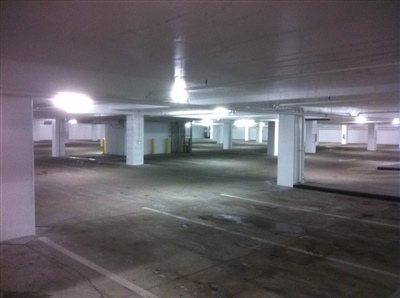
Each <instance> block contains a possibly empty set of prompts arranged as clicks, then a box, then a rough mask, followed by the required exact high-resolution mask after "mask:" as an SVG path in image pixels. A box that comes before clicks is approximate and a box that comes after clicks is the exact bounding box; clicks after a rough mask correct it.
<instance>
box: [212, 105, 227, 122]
mask: <svg viewBox="0 0 400 298" xmlns="http://www.w3.org/2000/svg"><path fill="white" fill-rule="evenodd" d="M228 114H229V110H227V109H225V108H222V107H219V108H216V109H214V112H213V115H214V118H216V119H221V118H223V117H225V116H227V115H228Z"/></svg>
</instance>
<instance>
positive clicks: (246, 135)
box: [244, 126, 249, 142]
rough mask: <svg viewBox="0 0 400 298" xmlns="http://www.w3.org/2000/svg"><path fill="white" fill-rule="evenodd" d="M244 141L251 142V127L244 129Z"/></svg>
mask: <svg viewBox="0 0 400 298" xmlns="http://www.w3.org/2000/svg"><path fill="white" fill-rule="evenodd" d="M244 140H245V142H247V141H248V140H249V127H248V126H245V127H244Z"/></svg>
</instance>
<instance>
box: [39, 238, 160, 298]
mask: <svg viewBox="0 0 400 298" xmlns="http://www.w3.org/2000/svg"><path fill="white" fill-rule="evenodd" d="M38 240H40V241H42V242H43V243H46V244H47V245H49V246H50V247H52V248H54V249H55V250H58V251H59V252H61V253H63V254H64V255H66V256H68V257H70V258H71V259H74V260H75V261H77V262H79V263H81V264H83V265H85V266H87V267H89V268H90V269H93V270H94V271H97V272H98V273H100V274H102V275H104V276H105V277H107V278H108V279H110V280H112V281H115V282H116V283H118V284H120V285H121V286H123V287H125V288H127V289H129V290H131V291H133V292H135V293H136V294H138V295H140V296H142V297H144V298H158V297H157V296H156V295H153V294H152V293H150V292H148V291H146V290H145V289H142V288H141V287H138V286H137V285H135V284H133V283H131V282H130V281H127V280H126V279H123V278H122V277H120V276H118V275H116V274H114V273H112V272H110V271H108V270H106V269H104V268H102V267H100V266H98V265H96V264H95V263H93V262H91V261H89V260H87V259H85V258H83V257H81V256H79V255H77V254H75V253H73V252H72V251H70V250H68V249H66V248H64V247H62V246H60V245H58V244H57V243H55V242H53V241H51V240H50V239H48V238H47V237H39V238H38Z"/></svg>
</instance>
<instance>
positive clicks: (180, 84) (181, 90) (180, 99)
mask: <svg viewBox="0 0 400 298" xmlns="http://www.w3.org/2000/svg"><path fill="white" fill-rule="evenodd" d="M185 89H186V83H185V81H184V80H183V79H182V78H179V77H176V78H175V83H174V86H173V87H172V90H171V93H170V95H171V98H172V100H173V101H174V102H176V103H187V99H188V94H187V92H186V90H185Z"/></svg>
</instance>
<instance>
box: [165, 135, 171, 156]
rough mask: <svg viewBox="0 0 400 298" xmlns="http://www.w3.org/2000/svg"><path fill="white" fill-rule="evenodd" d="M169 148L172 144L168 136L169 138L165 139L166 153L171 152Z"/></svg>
mask: <svg viewBox="0 0 400 298" xmlns="http://www.w3.org/2000/svg"><path fill="white" fill-rule="evenodd" d="M169 148H170V145H169V138H167V139H166V140H165V153H167V154H169V153H170V151H169Z"/></svg>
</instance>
